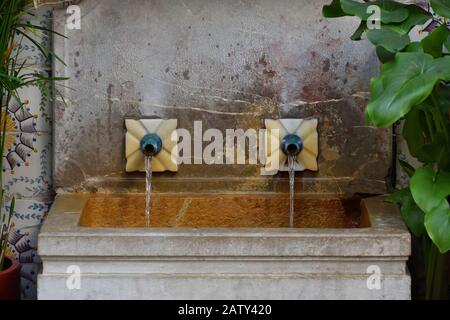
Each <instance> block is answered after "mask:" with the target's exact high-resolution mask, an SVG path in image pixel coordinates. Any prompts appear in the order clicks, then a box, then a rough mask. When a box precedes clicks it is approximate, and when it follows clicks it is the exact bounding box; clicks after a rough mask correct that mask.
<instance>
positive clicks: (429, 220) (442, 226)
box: [425, 199, 450, 253]
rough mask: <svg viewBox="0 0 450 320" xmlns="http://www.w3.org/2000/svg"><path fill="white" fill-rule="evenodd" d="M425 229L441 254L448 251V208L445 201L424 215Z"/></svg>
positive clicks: (449, 221)
mask: <svg viewBox="0 0 450 320" xmlns="http://www.w3.org/2000/svg"><path fill="white" fill-rule="evenodd" d="M425 228H426V230H427V232H428V235H429V236H430V238H431V240H433V242H434V244H435V245H436V246H437V247H438V248H439V251H440V252H441V253H444V252H447V251H449V250H450V207H449V204H448V201H447V200H446V199H442V200H441V202H440V203H439V204H438V205H437V206H436V207H435V208H433V209H432V210H431V211H430V212H427V213H426V214H425Z"/></svg>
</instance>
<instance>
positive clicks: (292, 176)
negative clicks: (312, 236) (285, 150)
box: [288, 155, 295, 228]
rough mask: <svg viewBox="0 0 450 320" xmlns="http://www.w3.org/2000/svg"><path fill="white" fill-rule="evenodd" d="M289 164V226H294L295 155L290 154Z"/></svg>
mask: <svg viewBox="0 0 450 320" xmlns="http://www.w3.org/2000/svg"><path fill="white" fill-rule="evenodd" d="M288 166H289V189H290V194H289V226H290V227H291V228H293V227H294V195H295V194H294V186H295V155H288Z"/></svg>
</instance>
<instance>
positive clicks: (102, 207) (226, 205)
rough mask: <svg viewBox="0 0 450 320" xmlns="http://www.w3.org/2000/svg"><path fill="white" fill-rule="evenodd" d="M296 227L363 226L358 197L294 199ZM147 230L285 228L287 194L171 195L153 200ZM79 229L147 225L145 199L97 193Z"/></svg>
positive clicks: (81, 219)
mask: <svg viewBox="0 0 450 320" xmlns="http://www.w3.org/2000/svg"><path fill="white" fill-rule="evenodd" d="M295 205H296V207H295V212H296V215H295V217H294V227H296V228H357V227H364V226H368V225H367V224H366V225H363V224H362V222H361V210H360V206H359V200H358V199H357V198H354V199H353V198H350V199H340V198H337V197H327V198H319V197H310V198H304V197H302V198H297V199H296V200H295ZM150 222H151V223H150V227H151V228H287V227H289V197H288V196H286V195H232V194H228V195H227V194H224V195H196V194H190V195H189V194H184V195H170V194H156V195H154V196H152V198H151V219H150ZM80 226H82V227H103V228H109V227H112V228H134V227H146V220H145V197H144V196H143V195H142V194H140V195H139V194H134V195H126V196H124V195H113V196H112V195H106V194H100V195H95V196H91V197H89V198H88V199H87V201H86V205H85V206H84V208H83V210H82V213H81V217H80Z"/></svg>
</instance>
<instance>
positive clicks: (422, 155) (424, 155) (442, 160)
mask: <svg viewBox="0 0 450 320" xmlns="http://www.w3.org/2000/svg"><path fill="white" fill-rule="evenodd" d="M445 146H446V141H445V138H444V135H443V134H442V133H440V132H437V133H436V136H435V138H434V141H433V142H431V143H428V144H425V145H423V146H422V147H421V148H420V152H419V155H418V156H417V158H418V160H419V161H420V162H422V163H427V164H433V163H437V164H439V167H440V168H441V169H443V170H445V169H447V168H449V167H450V153H449V150H448V148H446V147H445Z"/></svg>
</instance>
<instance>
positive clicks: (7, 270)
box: [0, 257, 21, 300]
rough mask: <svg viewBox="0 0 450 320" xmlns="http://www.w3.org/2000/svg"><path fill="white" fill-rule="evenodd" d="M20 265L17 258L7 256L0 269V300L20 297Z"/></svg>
mask: <svg viewBox="0 0 450 320" xmlns="http://www.w3.org/2000/svg"><path fill="white" fill-rule="evenodd" d="M20 267H21V266H20V263H19V262H18V261H17V260H16V259H11V258H9V257H5V261H4V263H3V270H1V271H0V300H19V299H20Z"/></svg>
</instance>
